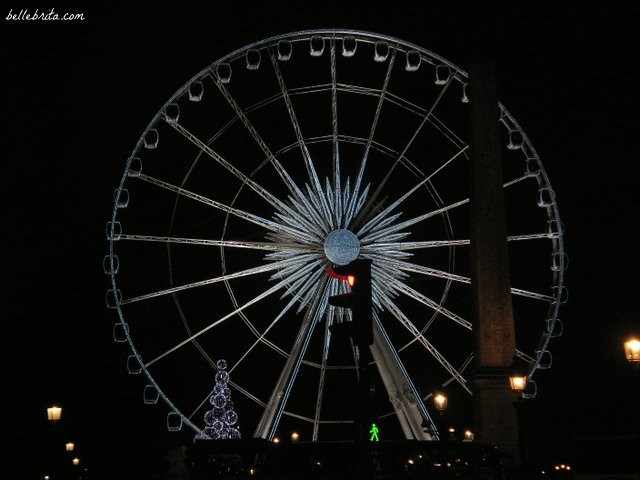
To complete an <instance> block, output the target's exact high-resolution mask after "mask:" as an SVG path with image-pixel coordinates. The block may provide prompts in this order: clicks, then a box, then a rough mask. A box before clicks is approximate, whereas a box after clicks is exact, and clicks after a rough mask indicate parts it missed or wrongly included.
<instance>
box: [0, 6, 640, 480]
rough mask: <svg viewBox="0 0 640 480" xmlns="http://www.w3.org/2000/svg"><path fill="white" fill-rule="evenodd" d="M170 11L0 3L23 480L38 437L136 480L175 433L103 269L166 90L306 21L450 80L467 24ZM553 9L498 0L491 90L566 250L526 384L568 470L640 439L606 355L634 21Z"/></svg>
mask: <svg viewBox="0 0 640 480" xmlns="http://www.w3.org/2000/svg"><path fill="white" fill-rule="evenodd" d="M174 3H175V2H166V1H161V2H154V4H153V5H152V4H151V2H149V4H148V5H145V6H135V7H134V6H130V5H128V4H125V3H124V2H122V3H121V4H119V5H116V6H108V7H107V6H93V5H92V6H89V5H88V4H87V6H85V7H79V8H76V7H74V8H72V7H66V6H65V5H62V4H60V5H54V7H55V10H56V11H57V12H65V11H74V12H76V11H77V12H82V13H84V16H85V18H86V19H85V20H84V21H82V22H80V21H77V22H43V21H36V22H29V21H7V20H5V17H6V16H7V15H8V14H9V8H12V9H13V11H14V13H16V12H18V11H19V10H20V9H23V8H27V9H31V11H33V10H35V7H30V6H26V5H20V4H15V5H12V6H5V7H4V10H3V11H2V12H0V13H1V14H2V15H1V17H2V19H1V24H0V36H1V40H2V42H1V45H2V46H1V47H0V51H1V52H2V65H3V74H2V90H1V91H2V107H1V108H0V110H1V113H0V115H1V117H0V118H1V125H2V132H3V133H2V139H3V141H2V145H3V155H2V168H1V171H2V180H3V181H2V184H3V188H2V212H3V213H2V231H3V233H4V234H3V239H4V242H3V243H4V246H3V248H2V272H3V275H2V312H3V313H2V339H3V348H2V359H3V360H2V376H3V380H2V391H3V392H4V395H3V399H4V400H3V404H4V403H5V401H8V405H7V407H5V408H6V410H4V416H5V419H4V420H3V421H2V423H3V425H5V426H8V427H9V429H8V432H10V435H11V438H15V440H12V442H13V443H14V445H15V446H16V447H17V449H18V450H19V451H18V452H17V454H16V455H10V456H8V457H7V458H8V459H9V460H8V462H9V463H13V462H14V461H15V462H17V464H18V465H19V467H20V470H21V471H22V472H23V477H21V478H37V477H32V476H30V475H32V474H33V472H34V471H36V467H37V465H38V462H39V461H40V460H39V458H41V456H42V451H43V450H45V446H46V444H47V441H48V439H49V438H50V437H51V436H52V435H60V436H65V437H69V438H71V437H73V438H75V439H77V443H78V445H79V448H80V452H81V454H83V455H85V457H88V460H87V464H89V466H90V468H91V469H92V470H93V471H94V478H134V477H136V478H149V477H148V475H149V473H148V472H149V471H150V470H151V469H152V468H150V467H149V465H154V464H156V463H157V461H158V459H162V457H163V456H164V454H165V453H166V452H167V451H168V450H169V449H170V448H172V446H174V445H176V444H179V443H180V442H182V441H184V439H185V438H188V435H187V437H184V435H183V436H181V434H172V433H168V432H166V429H165V426H164V418H165V410H164V408H161V407H160V406H157V407H149V406H146V405H144V404H143V402H142V384H141V383H140V380H139V379H137V378H132V377H131V376H129V375H128V374H127V372H126V368H125V359H126V355H127V351H126V348H125V347H124V346H123V345H119V344H115V343H114V342H113V341H112V328H113V323H114V321H115V317H114V314H113V312H112V311H109V310H107V309H106V308H105V300H104V297H105V291H106V289H107V288H108V284H107V279H106V277H105V276H104V274H103V272H102V259H103V256H104V255H105V253H106V250H107V242H106V238H105V235H104V228H105V223H106V222H107V220H108V219H109V216H110V211H111V208H112V194H113V189H114V187H115V186H116V184H117V182H118V181H119V178H120V175H121V172H122V169H123V167H124V163H125V160H126V159H127V157H128V156H129V155H130V153H131V151H132V149H133V147H134V146H135V142H136V141H137V140H138V138H139V136H140V134H141V132H142V131H143V130H144V128H145V127H146V125H147V124H148V122H149V120H150V119H151V118H152V116H153V115H155V113H156V112H157V110H158V108H160V106H161V105H162V104H163V103H164V102H165V101H166V99H167V98H168V97H169V96H170V95H172V94H173V93H174V92H175V91H176V90H177V88H178V87H180V86H181V85H183V84H184V82H185V81H187V80H188V79H189V78H191V76H192V75H193V74H195V73H196V72H198V71H200V70H201V69H202V68H204V67H205V66H206V65H208V64H210V63H211V62H213V61H214V60H216V59H218V58H220V57H222V56H223V55H225V54H227V53H229V52H230V51H232V50H235V49H238V48H241V47H243V46H245V45H247V44H249V43H251V42H254V41H257V40H261V39H263V38H267V37H270V36H273V35H278V34H281V33H287V32H293V31H297V30H306V29H312V28H352V29H358V30H365V31H371V32H376V33H381V34H385V35H390V36H394V37H398V38H401V39H403V40H407V41H409V42H412V43H415V44H417V45H420V46H422V47H424V48H426V49H427V50H430V51H432V52H434V53H437V54H438V55H441V56H443V57H444V58H446V59H448V60H450V61H452V62H453V63H455V64H457V65H459V66H461V67H462V68H466V66H467V62H468V58H469V51H470V48H469V43H470V38H471V31H472V29H473V28H474V25H473V20H474V15H472V14H470V9H469V4H470V3H471V2H458V1H456V2H440V3H443V4H444V3H446V6H444V5H437V4H436V3H435V2H413V1H412V2H405V1H397V2H390V3H389V2H388V3H387V4H384V5H382V6H378V7H373V6H366V5H365V4H364V3H362V2H359V4H355V2H354V3H352V2H335V3H332V2H251V1H244V2H242V1H238V2H234V6H233V7H231V6H229V5H226V6H224V7H220V6H219V5H217V6H215V7H214V6H208V7H204V6H201V5H200V4H199V3H198V5H197V6H189V7H187V6H185V7H177V6H174ZM210 3H212V4H214V3H215V4H219V3H220V2H210ZM227 3H230V2H227ZM271 3H273V5H269V4H271ZM418 3H422V4H424V5H421V6H418ZM556 3H557V2H529V1H525V2H509V5H508V6H507V2H504V3H502V2H497V5H498V8H497V14H496V17H495V20H496V28H497V31H498V34H497V35H496V37H497V38H498V47H499V51H498V61H499V92H500V94H499V96H500V99H501V101H502V102H503V103H504V104H505V105H506V106H507V107H508V108H509V110H510V111H511V113H512V114H513V115H514V116H515V117H516V118H517V119H518V121H519V123H520V124H521V126H522V127H523V128H524V130H525V131H526V132H527V134H528V135H529V137H530V139H531V141H532V142H533V144H534V145H535V147H536V149H537V151H538V154H539V155H540V157H541V159H542V162H543V164H544V166H545V168H546V169H547V172H548V174H549V177H550V179H551V183H552V185H553V186H554V187H555V190H556V193H557V198H558V204H559V208H560V215H561V217H562V219H563V221H564V224H565V248H566V251H567V253H568V256H569V269H568V270H567V272H566V285H567V286H568V289H569V301H568V303H567V304H566V305H565V306H563V307H562V309H561V312H560V318H561V319H562V321H563V323H564V327H565V332H564V335H563V336H562V337H561V338H559V339H556V340H554V343H553V345H552V353H553V366H552V368H551V369H550V370H548V371H544V372H540V374H539V375H537V376H536V380H537V382H538V387H539V393H538V396H537V398H536V399H535V400H534V402H533V403H532V405H531V410H532V414H531V418H532V423H533V425H532V431H533V433H534V435H535V438H536V447H535V448H536V449H537V454H539V455H540V456H541V457H542V458H544V459H546V460H548V461H549V462H553V461H563V462H573V463H576V465H578V466H579V465H580V462H581V461H582V462H585V460H583V459H582V457H581V456H580V455H579V451H581V452H582V453H584V452H585V451H587V448H591V445H592V444H593V442H591V441H590V440H589V439H593V438H600V439H603V438H611V437H615V436H624V437H625V438H627V439H632V438H634V439H635V440H633V441H634V442H635V445H636V446H637V445H638V435H639V432H640V428H639V426H638V425H640V416H639V409H638V407H637V405H638V401H640V397H639V395H640V376H638V375H637V374H636V375H632V373H631V371H630V368H629V366H628V365H627V363H626V361H625V360H624V358H623V353H622V340H623V339H624V337H625V336H626V335H627V334H628V333H630V332H632V331H634V330H635V331H636V332H638V331H639V330H640V323H639V322H640V320H639V318H640V316H639V315H640V308H639V306H638V298H640V282H639V281H638V276H637V273H636V272H637V268H638V265H639V264H640V255H639V253H638V252H639V249H638V248H637V245H636V243H637V234H638V219H637V217H638V215H637V207H638V205H640V198H639V192H640V189H639V188H638V178H640V168H639V167H638V165H639V162H638V159H637V156H638V149H637V145H636V144H637V133H636V129H637V125H638V121H637V118H636V115H637V109H638V106H639V102H638V99H639V94H638V88H637V78H638V73H639V66H638V58H640V51H639V48H638V46H639V42H638V39H637V23H638V21H640V9H639V7H638V4H637V2H632V1H618V2H609V3H607V6H602V3H603V2H598V5H599V6H597V7H596V6H594V5H596V2H579V1H565V2H562V7H561V8H558V7H557V6H556ZM203 5H204V3H203ZM38 8H40V9H41V11H42V9H43V7H42V6H39V7H38ZM49 8H51V7H50V6H49V5H47V6H46V9H49ZM46 11H48V10H46ZM54 402H57V403H60V404H61V405H62V406H63V408H64V413H63V416H64V421H63V422H61V423H60V425H59V426H58V431H57V432H51V429H50V428H49V425H47V421H46V416H45V409H46V407H47V406H49V405H50V404H52V403H54ZM2 430H3V432H4V431H5V427H3V429H2ZM3 436H4V433H3ZM7 438H9V437H7ZM587 444H588V445H589V446H588V447H587V446H586V445H587ZM602 444H603V445H604V443H602ZM576 445H578V446H579V448H578V449H576V448H574V447H575V446H576ZM629 445H632V442H631V440H630V441H629V443H627V444H626V446H629ZM607 448H608V447H607ZM617 448H619V446H618V447H617ZM631 448H632V447H629V450H628V451H629V452H631V451H632V450H631ZM636 454H637V452H636ZM583 456H584V455H583ZM2 457H3V458H4V453H3V455H2ZM3 463H5V462H3ZM584 465H586V463H585V464H584ZM578 466H577V467H576V468H579V467H578ZM584 468H587V467H586V466H585V467H584ZM636 471H637V469H636Z"/></svg>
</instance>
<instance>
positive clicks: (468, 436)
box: [464, 429, 475, 442]
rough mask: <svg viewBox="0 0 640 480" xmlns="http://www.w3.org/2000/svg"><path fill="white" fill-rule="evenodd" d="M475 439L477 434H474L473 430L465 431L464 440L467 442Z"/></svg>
mask: <svg viewBox="0 0 640 480" xmlns="http://www.w3.org/2000/svg"><path fill="white" fill-rule="evenodd" d="M474 439H475V435H474V434H473V432H472V431H471V430H469V429H467V430H465V431H464V441H465V442H473V440H474Z"/></svg>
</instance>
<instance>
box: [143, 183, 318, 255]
mask: <svg viewBox="0 0 640 480" xmlns="http://www.w3.org/2000/svg"><path fill="white" fill-rule="evenodd" d="M138 178H139V179H140V180H143V181H145V182H147V183H150V184H152V185H156V186H158V187H160V188H164V189H165V190H168V191H170V192H174V193H176V194H178V195H181V196H183V197H185V198H189V199H191V200H195V201H197V202H200V203H203V204H205V205H208V206H210V207H213V208H215V209H217V210H220V211H223V212H226V213H230V214H232V215H234V216H235V217H237V218H240V219H243V220H247V221H249V222H251V223H254V224H256V225H259V226H261V227H263V228H265V229H267V230H268V231H271V232H274V233H281V232H286V233H287V234H289V235H290V236H291V237H293V238H295V239H297V240H299V241H303V242H310V241H311V242H312V241H313V240H314V239H313V237H311V236H310V235H309V234H308V233H306V232H304V231H302V230H299V229H294V228H292V227H290V226H288V225H283V224H280V223H277V222H274V221H272V220H268V219H266V218H262V217H260V216H258V215H254V214H252V213H249V212H245V211H244V210H239V209H237V208H233V207H230V206H228V205H225V204H223V203H220V202H217V201H215V200H212V199H210V198H207V197H205V196H203V195H200V194H197V193H194V192H191V191H189V190H186V189H184V188H181V187H178V186H176V185H173V184H171V183H168V182H165V181H164V180H160V179H158V178H154V177H150V176H149V175H146V174H143V173H140V175H139V176H138Z"/></svg>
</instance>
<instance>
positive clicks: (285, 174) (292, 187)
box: [213, 78, 319, 209]
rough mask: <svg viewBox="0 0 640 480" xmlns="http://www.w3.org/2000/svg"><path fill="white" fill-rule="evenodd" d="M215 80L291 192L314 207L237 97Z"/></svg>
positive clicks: (307, 204) (217, 79) (309, 206)
mask: <svg viewBox="0 0 640 480" xmlns="http://www.w3.org/2000/svg"><path fill="white" fill-rule="evenodd" d="M213 80H214V82H215V83H216V85H217V86H218V90H220V93H222V96H223V97H224V98H225V99H226V100H227V102H228V103H229V105H230V106H231V108H232V109H233V110H234V112H235V113H236V115H237V116H238V118H239V119H240V121H241V122H242V124H243V125H244V126H245V128H246V129H247V131H248V132H249V134H250V135H251V137H252V138H253V140H254V141H255V142H256V144H257V145H258V147H260V149H261V150H262V152H263V153H264V155H265V157H266V158H267V159H268V160H269V162H270V163H271V165H272V166H273V167H274V169H275V171H276V173H278V175H279V176H280V178H281V179H282V181H283V182H284V184H285V186H286V187H287V188H288V189H289V191H290V192H291V194H292V195H293V197H294V198H296V199H297V200H298V201H301V202H303V203H305V204H306V206H307V208H309V209H312V208H313V206H312V205H311V204H309V203H308V201H307V199H306V198H305V196H304V194H303V193H302V191H301V190H300V188H299V187H298V185H297V184H296V182H295V181H294V180H293V178H291V176H290V175H289V173H288V172H287V170H286V169H285V168H284V166H283V165H282V164H281V163H280V162H279V161H278V159H277V158H276V157H275V155H274V154H273V152H271V150H270V149H269V147H268V146H267V144H266V142H265V141H264V139H263V138H262V136H261V135H260V134H259V133H258V131H257V130H256V128H255V127H254V126H253V124H252V123H251V121H250V120H249V118H248V117H247V115H246V113H245V112H244V110H243V109H242V107H240V105H238V103H237V102H236V101H235V99H234V98H233V96H232V95H231V93H230V92H229V90H227V88H225V86H224V84H223V82H222V81H221V80H220V79H219V78H213ZM307 166H309V165H307ZM310 174H312V175H313V174H315V168H314V169H313V170H312V172H310ZM316 176H317V174H316ZM318 182H319V181H318Z"/></svg>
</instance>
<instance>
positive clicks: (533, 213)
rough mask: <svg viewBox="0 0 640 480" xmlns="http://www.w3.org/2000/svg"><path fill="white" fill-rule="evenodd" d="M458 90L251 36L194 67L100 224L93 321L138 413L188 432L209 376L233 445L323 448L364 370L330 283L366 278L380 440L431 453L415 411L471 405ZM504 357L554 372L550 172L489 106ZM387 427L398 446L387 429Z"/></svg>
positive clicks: (327, 45)
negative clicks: (107, 314)
mask: <svg viewBox="0 0 640 480" xmlns="http://www.w3.org/2000/svg"><path fill="white" fill-rule="evenodd" d="M466 85H467V75H466V73H465V72H464V71H462V70H461V69H460V68H458V67H457V66H455V65H454V64H452V63H450V62H449V61H447V60H445V59H443V58H441V57H439V56H438V55H436V54H434V53H432V52H429V51H427V50H425V49H423V48H421V47H419V46H416V45H412V44H410V43H407V42H405V41H402V40H399V39H396V38H391V37H387V36H383V35H378V34H372V33H366V32H359V31H351V30H314V31H304V32H297V33H293V34H287V35H282V36H278V37H273V38H268V39H266V40H263V41H260V42H257V43H254V44H251V45H248V46H246V47H243V48H241V49H239V50H236V51H234V52H232V53H230V54H228V55H226V56H224V57H222V58H220V60H218V61H216V62H214V63H212V64H211V65H209V66H208V67H206V68H205V69H204V70H202V71H200V72H199V73H197V74H196V75H195V76H194V77H193V78H191V79H190V80H189V81H188V82H187V83H185V84H184V85H183V86H182V87H181V88H180V89H179V90H178V91H177V92H176V93H175V94H174V95H173V96H172V97H171V98H169V100H167V102H166V103H165V104H164V105H163V106H162V108H160V110H159V111H158V113H157V114H156V115H155V116H154V117H153V119H152V120H151V122H150V123H149V125H148V127H147V128H146V129H145V131H144V132H143V133H142V136H141V137H140V139H139V141H138V142H137V144H136V146H135V148H134V150H133V153H132V154H131V156H130V158H129V159H128V160H127V162H126V167H125V169H124V173H123V175H122V178H121V180H120V183H119V185H118V186H117V188H116V190H115V197H114V199H115V202H114V208H113V214H112V217H111V219H110V221H109V222H108V223H107V229H106V233H107V238H108V243H109V252H108V255H107V256H106V257H105V272H106V273H107V274H108V276H109V279H110V288H109V290H108V292H107V304H108V306H109V307H110V308H113V309H114V310H115V312H116V313H117V321H116V324H115V327H114V338H115V340H116V341H118V342H123V343H127V344H128V346H129V347H130V350H131V352H130V355H129V357H128V359H127V368H128V370H129V372H130V373H132V374H139V375H141V376H142V377H143V378H145V380H146V386H145V388H144V400H145V402H147V403H157V402H158V401H163V402H164V403H166V405H167V406H168V410H169V413H168V416H167V426H168V428H169V429H170V430H179V429H181V428H183V427H185V426H187V427H190V428H191V429H193V430H194V432H195V433H196V434H201V433H202V429H203V428H204V425H202V418H203V414H204V413H205V412H206V411H207V410H208V409H209V408H210V405H209V398H211V395H212V386H213V380H212V379H213V378H214V376H215V375H216V373H217V372H218V367H217V366H216V363H217V360H218V359H220V358H224V359H225V360H226V364H225V366H226V372H227V373H228V386H229V389H230V390H231V391H232V392H233V398H234V402H235V405H234V407H235V411H236V412H237V414H238V422H239V424H240V427H241V429H242V434H243V436H256V437H262V438H267V439H271V438H273V437H274V436H275V435H278V433H279V432H287V431H291V430H296V431H297V432H299V433H300V435H301V437H302V438H305V439H309V440H314V441H315V440H325V439H337V438H342V437H344V436H345V433H344V432H345V428H348V426H349V425H350V424H352V423H353V421H354V418H355V416H356V415H357V409H358V405H357V399H356V397H355V396H354V394H353V393H352V392H354V390H355V389H354V388H353V385H354V384H355V382H356V381H357V378H356V377H357V374H358V365H359V361H360V358H361V357H362V355H361V352H359V351H358V348H357V346H356V345H355V344H354V343H353V341H352V340H351V339H350V338H349V337H348V336H345V335H342V334H340V333H339V329H334V328H332V326H333V325H337V324H341V323H347V322H349V321H350V312H349V311H348V310H345V309H342V308H338V307H333V306H331V305H329V304H328V298H329V297H330V296H332V295H335V294H338V293H341V292H343V291H345V288H346V287H345V286H344V285H342V283H343V282H341V281H340V280H338V279H336V278H331V277H328V276H327V275H326V270H327V268H328V267H329V266H331V265H332V264H344V263H347V262H349V261H351V260H353V259H356V258H362V259H369V260H371V264H372V266H371V269H372V292H373V306H374V308H373V323H374V325H373V333H374V344H373V346H372V347H371V353H372V355H371V358H372V359H373V360H372V363H373V364H375V365H374V367H375V370H376V371H377V372H378V373H377V375H378V377H377V387H376V390H375V392H376V393H375V395H376V398H375V408H376V415H377V418H378V419H379V422H378V423H379V425H381V430H382V429H384V431H385V432H397V434H398V435H399V436H401V437H402V436H403V437H405V438H423V439H429V438H437V436H438V433H437V426H436V425H435V424H434V421H433V420H432V412H431V408H432V407H431V403H430V401H429V400H430V396H431V395H432V392H433V391H434V390H436V389H438V390H441V389H446V390H447V392H448V393H449V395H450V398H451V400H450V403H453V402H456V403H457V404H458V405H466V404H470V396H471V395H470V394H471V390H470V386H469V383H470V381H469V375H470V370H471V364H472V359H473V356H472V350H473V348H472V343H473V334H472V327H473V325H472V321H471V318H470V317H471V315H470V314H471V288H470V274H469V270H470V266H469V263H470V261H469V256H470V254H469V250H470V247H469V243H470V241H469V238H470V233H469V193H468V179H469V178H468V177H469V146H468V140H469V139H468V125H467V117H468V113H467V110H468V98H467V95H466ZM496 121H497V122H499V123H500V125H501V132H502V136H503V142H502V143H503V147H504V151H503V153H502V158H503V162H504V178H505V183H504V195H505V199H506V208H507V234H508V245H509V256H510V264H511V278H512V285H513V288H512V296H513V304H514V316H515V322H516V337H517V355H518V357H519V358H520V359H521V361H522V362H524V363H525V364H526V365H527V373H528V375H529V377H530V379H532V381H531V382H530V387H529V390H528V391H526V392H525V395H528V396H533V395H535V389H536V384H535V381H533V376H534V373H535V372H536V370H538V369H544V368H548V367H549V366H550V365H551V353H550V351H549V343H550V340H551V339H552V338H553V337H554V336H557V335H560V334H561V333H562V324H561V322H560V320H559V319H558V309H559V306H560V304H561V303H563V302H564V301H565V299H566V290H565V288H564V286H563V275H564V269H565V264H566V260H565V254H564V248H563V240H562V224H561V222H560V218H559V215H558V209H557V204H556V198H555V194H554V190H553V189H552V187H551V185H550V183H549V179H548V177H547V174H546V172H545V170H544V168H543V166H542V164H541V162H540V159H539V157H538V155H537V153H536V151H535V150H534V147H533V145H532V144H531V142H530V141H529V139H528V138H527V135H526V134H525V133H524V131H523V130H522V128H521V127H520V126H519V125H518V123H517V122H516V120H515V119H514V118H513V116H512V115H511V114H510V113H509V112H508V111H507V110H506V108H504V107H503V106H502V105H501V106H500V118H496ZM394 429H395V430H394Z"/></svg>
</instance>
